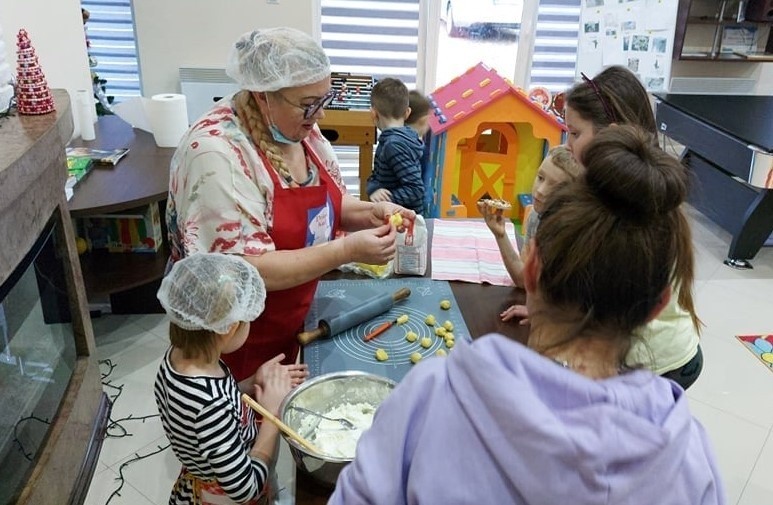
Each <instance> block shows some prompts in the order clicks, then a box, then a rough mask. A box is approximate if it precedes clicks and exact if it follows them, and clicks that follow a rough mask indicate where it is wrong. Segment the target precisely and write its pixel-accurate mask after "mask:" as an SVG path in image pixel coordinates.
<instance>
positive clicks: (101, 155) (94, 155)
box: [66, 147, 129, 165]
mask: <svg viewBox="0 0 773 505" xmlns="http://www.w3.org/2000/svg"><path fill="white" fill-rule="evenodd" d="M128 152H129V150H128V149H92V148H90V147H68V148H67V149H66V155H67V159H68V160H69V159H70V158H88V159H90V160H91V161H92V162H93V163H95V164H97V165H116V164H117V163H118V162H119V161H121V158H123V157H124V156H126V154H127V153H128ZM68 163H69V161H68Z"/></svg>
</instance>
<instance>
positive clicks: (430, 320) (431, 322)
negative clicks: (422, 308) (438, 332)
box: [424, 314, 435, 326]
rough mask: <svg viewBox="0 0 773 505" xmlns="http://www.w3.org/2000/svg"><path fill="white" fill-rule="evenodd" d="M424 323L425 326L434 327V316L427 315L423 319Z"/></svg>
mask: <svg viewBox="0 0 773 505" xmlns="http://www.w3.org/2000/svg"><path fill="white" fill-rule="evenodd" d="M424 322H425V323H426V324H427V326H435V316H433V315H432V314H429V315H428V316H427V317H426V318H424Z"/></svg>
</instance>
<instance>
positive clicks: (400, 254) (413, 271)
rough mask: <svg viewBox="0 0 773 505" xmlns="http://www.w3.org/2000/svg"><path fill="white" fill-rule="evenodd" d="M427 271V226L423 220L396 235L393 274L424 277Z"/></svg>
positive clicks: (415, 222)
mask: <svg viewBox="0 0 773 505" xmlns="http://www.w3.org/2000/svg"><path fill="white" fill-rule="evenodd" d="M426 271H427V224H426V223H425V222H424V218H423V217H421V216H418V215H417V216H416V220H415V221H414V222H413V223H412V225H411V226H410V227H409V228H408V229H407V230H405V233H400V234H398V235H397V253H396V254H395V259H394V273H396V274H399V275H424V272H426Z"/></svg>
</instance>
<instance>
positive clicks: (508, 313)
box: [478, 146, 582, 324]
mask: <svg viewBox="0 0 773 505" xmlns="http://www.w3.org/2000/svg"><path fill="white" fill-rule="evenodd" d="M581 173H582V167H581V166H580V165H579V164H578V163H577V162H576V161H575V160H574V158H572V154H571V153H570V152H569V149H567V148H566V147H565V146H557V147H554V148H553V149H551V150H550V151H549V152H548V155H547V157H546V158H545V159H544V160H543V161H542V164H541V165H540V166H539V170H537V176H536V177H535V178H534V184H533V185H532V187H531V196H532V198H533V201H534V208H533V210H532V212H530V213H529V217H528V218H527V219H526V222H525V223H524V225H523V230H524V241H523V243H524V249H526V247H528V244H529V240H531V238H532V237H533V236H534V234H535V233H536V231H537V224H538V223H539V214H540V213H541V212H542V210H543V208H544V206H545V202H546V200H547V197H548V195H550V193H551V192H552V191H553V189H555V188H556V186H558V185H559V184H561V183H564V182H568V181H574V180H576V179H577V178H578V177H579V176H580V174H581ZM478 210H479V211H480V213H481V214H482V215H483V219H484V220H485V221H486V224H487V225H488V227H489V230H491V233H493V234H494V237H495V238H496V240H497V246H498V247H499V253H500V254H501V255H502V261H503V262H504V264H505V268H506V269H507V273H508V274H510V278H511V279H513V282H514V283H515V285H516V286H518V287H523V261H522V260H521V255H519V254H518V252H517V251H516V250H515V248H514V247H513V243H512V242H511V241H510V237H508V236H507V233H506V231H505V230H506V229H505V223H506V222H507V218H505V217H504V216H503V215H502V210H501V209H494V208H493V207H492V206H490V205H489V204H488V203H487V202H486V201H485V200H483V201H480V202H478ZM526 315H527V313H526V307H525V306H524V305H512V306H510V307H509V308H507V309H506V310H505V311H504V312H502V313H501V314H500V317H501V318H502V320H503V321H508V320H510V319H513V318H514V317H526ZM527 322H528V320H527V319H522V320H521V324H526V323H527Z"/></svg>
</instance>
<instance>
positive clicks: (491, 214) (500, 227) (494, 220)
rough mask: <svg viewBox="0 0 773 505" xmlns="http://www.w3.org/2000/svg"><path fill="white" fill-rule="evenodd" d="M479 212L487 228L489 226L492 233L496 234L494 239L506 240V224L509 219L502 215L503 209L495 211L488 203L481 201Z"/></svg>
mask: <svg viewBox="0 0 773 505" xmlns="http://www.w3.org/2000/svg"><path fill="white" fill-rule="evenodd" d="M478 211H480V214H481V215H482V216H483V220H484V221H485V222H486V226H488V228H489V230H491V233H493V234H494V237H496V238H498V239H499V238H504V237H505V233H506V230H505V223H507V219H505V217H504V216H503V215H502V209H495V208H494V207H492V206H491V205H489V204H488V202H486V201H479V202H478Z"/></svg>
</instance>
